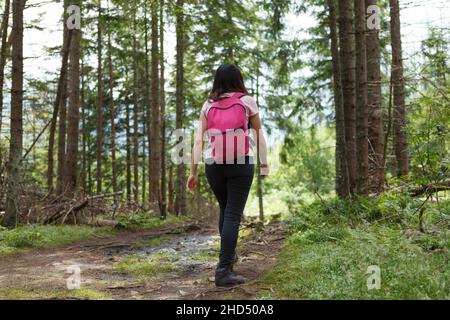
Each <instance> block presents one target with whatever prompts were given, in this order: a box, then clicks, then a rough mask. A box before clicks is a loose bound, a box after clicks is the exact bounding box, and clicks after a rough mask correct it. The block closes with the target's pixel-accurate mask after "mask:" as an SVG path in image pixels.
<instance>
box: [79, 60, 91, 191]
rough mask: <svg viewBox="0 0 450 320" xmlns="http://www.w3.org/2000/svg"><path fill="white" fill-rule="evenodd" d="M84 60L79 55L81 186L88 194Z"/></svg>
mask: <svg viewBox="0 0 450 320" xmlns="http://www.w3.org/2000/svg"><path fill="white" fill-rule="evenodd" d="M84 75H85V74H84V58H83V54H81V92H80V95H81V144H82V146H81V154H82V159H81V161H82V169H81V170H82V171H81V184H82V186H83V194H84V195H86V194H89V191H90V190H89V189H88V185H87V167H88V166H87V155H86V153H87V144H86V143H87V138H86V136H87V134H86V105H85V102H84V101H85V100H84V84H85V80H84Z"/></svg>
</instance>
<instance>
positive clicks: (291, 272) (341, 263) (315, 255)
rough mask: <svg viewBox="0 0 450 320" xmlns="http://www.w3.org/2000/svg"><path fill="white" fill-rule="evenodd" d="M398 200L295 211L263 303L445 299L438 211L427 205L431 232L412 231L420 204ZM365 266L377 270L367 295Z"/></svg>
mask: <svg viewBox="0 0 450 320" xmlns="http://www.w3.org/2000/svg"><path fill="white" fill-rule="evenodd" d="M388 200H389V201H388ZM403 200H404V199H395V198H390V199H386V198H383V197H382V198H380V200H366V199H365V200H360V201H355V202H354V203H351V204H350V203H346V202H344V201H331V202H328V203H327V204H326V206H324V205H322V204H313V205H311V206H307V207H302V208H297V209H296V210H295V213H294V215H293V219H292V226H291V234H290V237H289V240H288V242H287V244H286V246H285V248H284V249H283V251H282V253H281V255H280V257H279V258H278V261H277V264H276V266H275V267H274V268H273V270H272V271H271V272H270V273H269V274H268V275H267V277H266V279H265V280H266V282H267V286H269V287H271V288H273V289H274V293H267V292H263V293H261V298H275V299H450V263H449V262H450V255H449V251H450V237H449V233H448V224H447V225H442V224H436V222H437V220H439V219H438V215H437V214H435V213H436V212H434V211H435V210H437V208H436V207H435V205H430V206H427V211H426V212H428V214H427V216H426V217H425V218H426V221H427V224H425V226H426V229H427V228H428V229H429V231H428V233H426V234H423V233H420V232H418V231H417V229H418V226H417V216H416V215H415V214H414V212H415V207H416V206H417V205H418V203H419V201H414V200H412V199H410V200H409V201H403ZM441 205H443V207H444V208H448V203H443V204H441ZM443 207H440V208H439V209H440V210H442V208H443ZM447 212H448V211H447ZM369 266H378V267H379V268H380V270H381V288H380V289H379V290H376V289H375V290H368V287H367V279H368V277H369V275H368V274H366V272H367V268H368V267H369Z"/></svg>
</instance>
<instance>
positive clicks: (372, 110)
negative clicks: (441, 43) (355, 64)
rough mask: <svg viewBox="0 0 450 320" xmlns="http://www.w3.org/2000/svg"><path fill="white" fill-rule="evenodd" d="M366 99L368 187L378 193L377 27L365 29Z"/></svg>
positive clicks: (371, 1)
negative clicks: (367, 116) (367, 114)
mask: <svg viewBox="0 0 450 320" xmlns="http://www.w3.org/2000/svg"><path fill="white" fill-rule="evenodd" d="M376 4H377V0H366V7H369V6H371V5H376ZM366 49H367V50H366V52H367V85H368V88H367V89H368V92H367V100H368V109H369V110H368V112H369V130H368V138H369V170H370V177H369V179H368V181H369V189H370V191H371V192H375V193H379V192H381V191H382V190H383V185H384V172H385V167H384V163H383V151H384V128H383V110H382V109H381V70H380V63H381V56H380V38H379V30H378V29H369V30H367V41H366Z"/></svg>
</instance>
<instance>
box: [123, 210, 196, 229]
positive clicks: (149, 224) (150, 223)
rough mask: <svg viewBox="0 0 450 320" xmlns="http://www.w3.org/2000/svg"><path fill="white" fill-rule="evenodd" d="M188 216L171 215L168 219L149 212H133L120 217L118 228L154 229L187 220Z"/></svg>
mask: <svg viewBox="0 0 450 320" xmlns="http://www.w3.org/2000/svg"><path fill="white" fill-rule="evenodd" d="M187 219H188V217H185V216H183V217H177V216H172V215H169V216H167V218H166V219H164V220H163V219H161V218H160V217H155V216H151V215H150V214H149V213H147V212H142V213H137V214H132V215H122V216H120V217H118V225H117V228H118V229H132V228H142V229H152V228H158V227H163V226H166V225H170V224H177V223H182V222H186V220H187Z"/></svg>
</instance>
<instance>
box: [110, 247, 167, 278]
mask: <svg viewBox="0 0 450 320" xmlns="http://www.w3.org/2000/svg"><path fill="white" fill-rule="evenodd" d="M171 260H172V255H169V254H165V253H164V254H157V255H154V256H152V257H148V256H143V255H128V256H126V257H125V258H123V259H122V260H121V261H120V262H116V263H114V265H113V270H114V271H115V272H119V273H127V274H132V275H134V276H136V277H138V278H148V277H157V276H159V275H162V274H166V273H170V272H173V271H175V270H174V267H173V264H172V263H171Z"/></svg>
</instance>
